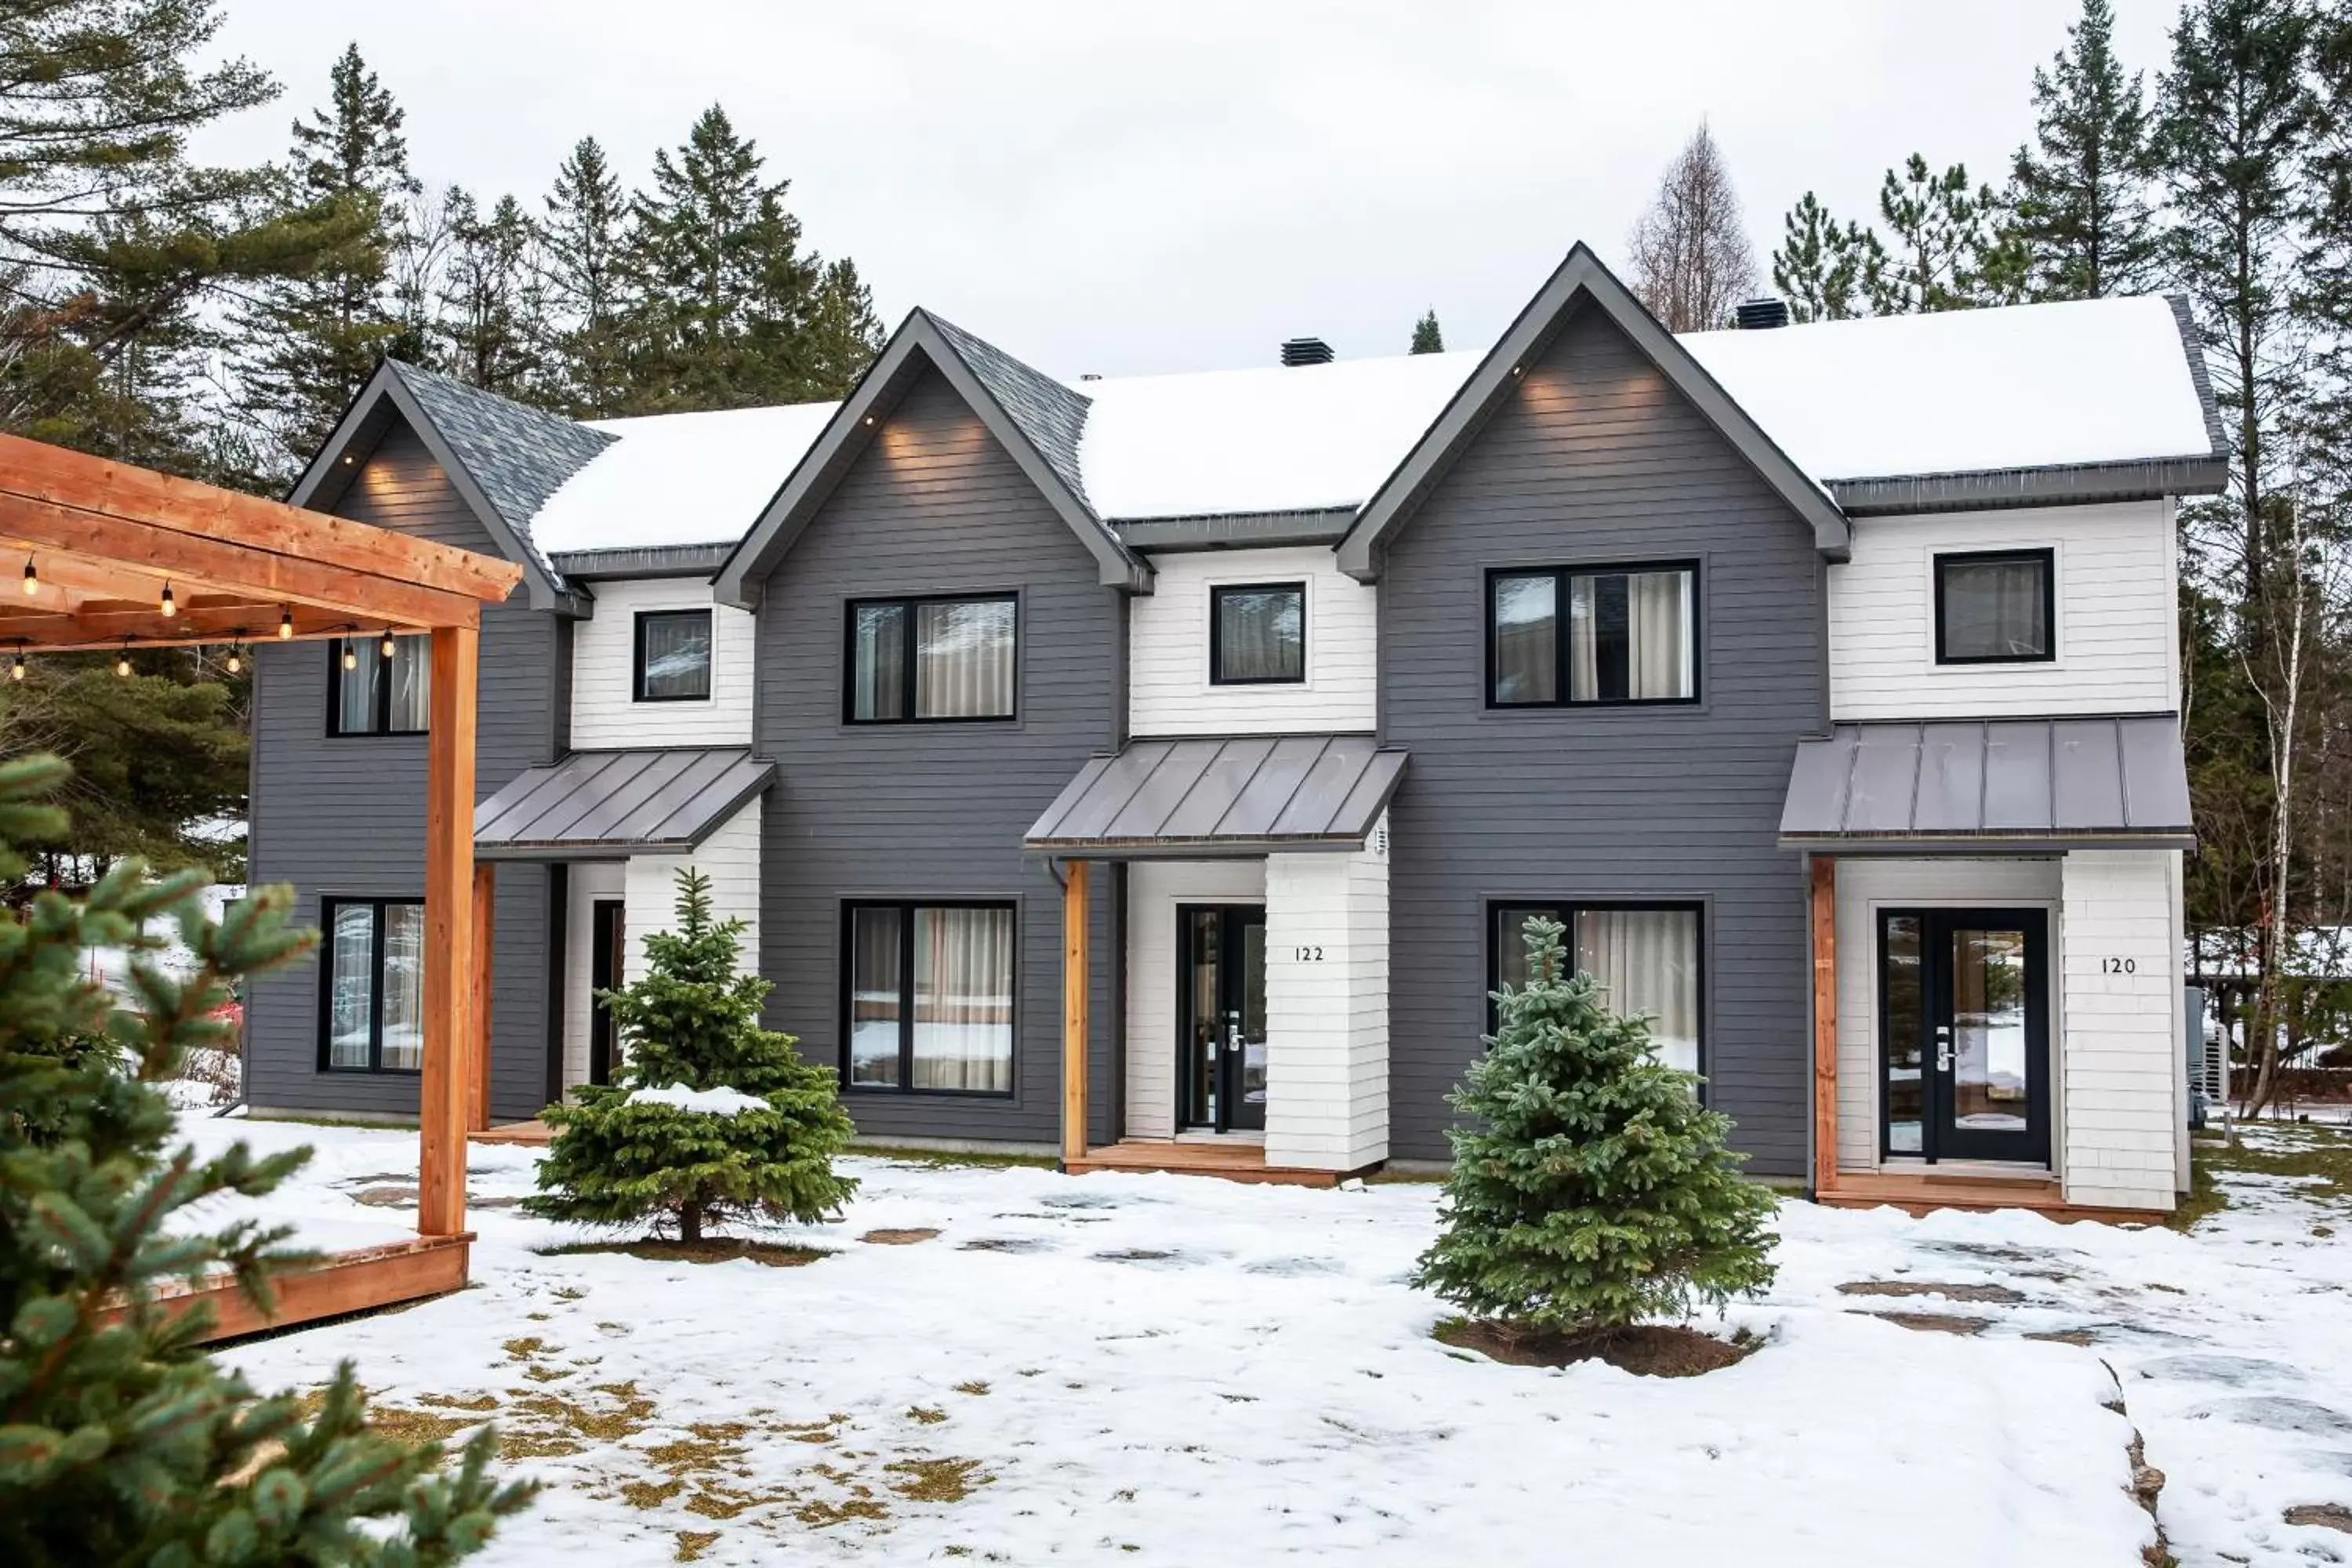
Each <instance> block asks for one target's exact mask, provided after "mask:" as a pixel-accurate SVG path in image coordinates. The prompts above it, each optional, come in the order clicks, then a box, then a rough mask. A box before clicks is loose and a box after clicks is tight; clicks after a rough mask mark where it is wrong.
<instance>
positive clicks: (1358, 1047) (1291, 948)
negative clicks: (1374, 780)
mask: <svg viewBox="0 0 2352 1568" xmlns="http://www.w3.org/2000/svg"><path fill="white" fill-rule="evenodd" d="M1385 828H1386V824H1385V821H1383V823H1382V826H1381V829H1380V830H1377V831H1376V832H1375V834H1374V844H1375V846H1376V847H1372V848H1367V849H1363V850H1359V851H1356V852H1354V853H1350V854H1333V853H1321V854H1297V855H1272V856H1268V857H1267V858H1266V870H1265V950H1266V951H1265V1025H1266V1089H1265V1158H1266V1163H1268V1164H1270V1165H1289V1166H1298V1167H1304V1168H1307V1169H1315V1170H1330V1171H1353V1170H1360V1169H1361V1168H1362V1167H1364V1166H1366V1165H1371V1164H1377V1163H1380V1162H1381V1161H1382V1160H1385V1159H1387V1158H1388V1152H1389V1100H1388V1066H1389V1018H1388V977H1389V862H1388V856H1387V854H1386V852H1385V849H1384V847H1380V846H1385V844H1386V841H1387V834H1386V831H1385ZM1302 954H1311V955H1312V956H1311V957H1302V956H1301V955H1302Z"/></svg>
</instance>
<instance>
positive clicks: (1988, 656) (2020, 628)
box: [1936, 550, 2057, 664]
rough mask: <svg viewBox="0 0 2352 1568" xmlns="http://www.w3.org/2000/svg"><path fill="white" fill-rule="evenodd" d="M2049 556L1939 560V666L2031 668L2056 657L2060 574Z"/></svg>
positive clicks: (2017, 553) (2016, 553)
mask: <svg viewBox="0 0 2352 1568" xmlns="http://www.w3.org/2000/svg"><path fill="white" fill-rule="evenodd" d="M2052 566H2053V552H2050V551H2047V550H2008V551H1999V552H1979V553H1974V554H1967V555H1938V556H1937V557H1936V662H1937V663H1938V664H2010V663H2031V662H2034V661H2038V660H2043V659H2049V658H2054V657H2056V651H2057V648H2056V642H2055V639H2054V638H2053V637H2052V636H2051V627H2052V624H2053V622H2054V621H2055V620H2056V618H2057V616H2056V609H2057V603H2056V601H2057V590H2056V574H2055V573H2054V572H2053V570H2052Z"/></svg>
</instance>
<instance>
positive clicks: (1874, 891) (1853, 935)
mask: <svg viewBox="0 0 2352 1568" xmlns="http://www.w3.org/2000/svg"><path fill="white" fill-rule="evenodd" d="M2059 867H2060V863H2059V861H2058V860H2057V859H2056V858H2045V859H2040V860H2026V859H2007V860H1959V859H1950V860H1947V859H1940V858H1939V859H1932V860H1930V859H1918V860H1899V859H1880V858H1875V857H1868V858H1864V857H1856V858H1851V859H1844V860H1840V861H1839V862H1838V863H1837V960H1838V967H1837V1038H1838V1119H1837V1125H1838V1136H1837V1162H1838V1169H1839V1170H1841V1171H1874V1170H1876V1169H1877V1168H1878V1164H1879V1157H1878V1090H1879V1079H1878V911H1879V910H1880V909H1881V908H1885V907H1895V906H1910V907H1916V906H1931V907H1932V906H1945V907H1966V906H1969V905H1997V906H2000V907H2003V908H2010V909H2044V910H2052V911H2053V914H2052V916H2051V924H2052V927H2053V941H2054V940H2056V928H2057V926H2058V924H2059V917H2058V914H2057V913H2056V911H2057V910H2058V908H2059V902H2060V900H2061V897H2062V892H2063V889H2062V888H2061V885H2060V869H2059ZM2060 1006H2061V1012H2062V1014H2063V998H2061V999H2060ZM2059 1029H2060V1021H2059V1020H2058V1019H2053V1020H2052V1021H2051V1038H2052V1039H2053V1040H2054V1039H2057V1038H2058V1037H2059Z"/></svg>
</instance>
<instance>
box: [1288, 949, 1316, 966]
mask: <svg viewBox="0 0 2352 1568" xmlns="http://www.w3.org/2000/svg"><path fill="white" fill-rule="evenodd" d="M1290 956H1291V957H1293V958H1295V959H1297V961H1298V962H1299V963H1322V962H1323V950H1322V949H1321V948H1319V947H1294V948H1292V949H1291V950H1290Z"/></svg>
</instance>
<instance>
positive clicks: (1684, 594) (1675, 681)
mask: <svg viewBox="0 0 2352 1568" xmlns="http://www.w3.org/2000/svg"><path fill="white" fill-rule="evenodd" d="M1690 596H1691V576H1690V574H1689V573H1687V572H1633V573H1629V574H1627V575H1626V578H1625V621H1626V643H1627V648H1626V659H1625V669H1626V677H1625V695H1626V696H1628V697H1630V698H1632V699H1633V700H1636V701H1639V700H1643V699H1644V698H1648V699H1653V700H1654V699H1658V698H1673V697H1688V696H1690V695H1691V694H1692V692H1693V691H1694V690H1696V687H1695V686H1694V684H1693V683H1692V680H1691V635H1690V632H1691V602H1690Z"/></svg>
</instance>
